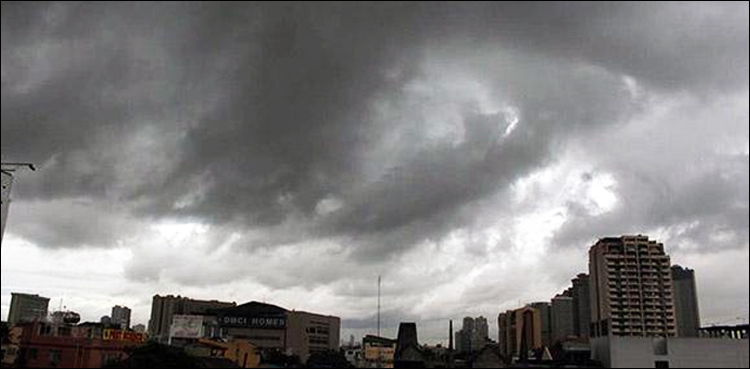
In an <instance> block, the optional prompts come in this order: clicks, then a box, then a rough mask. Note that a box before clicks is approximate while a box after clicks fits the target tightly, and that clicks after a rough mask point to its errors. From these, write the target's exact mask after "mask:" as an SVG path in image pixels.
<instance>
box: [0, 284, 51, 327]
mask: <svg viewBox="0 0 750 369" xmlns="http://www.w3.org/2000/svg"><path fill="white" fill-rule="evenodd" d="M10 295H11V298H10V309H9V311H8V324H11V325H13V324H19V323H23V322H32V321H38V320H45V319H46V318H47V307H48V306H49V298H47V297H42V296H39V295H29V294H26V293H15V292H12V293H11V294H10Z"/></svg>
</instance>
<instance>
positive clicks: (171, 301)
mask: <svg viewBox="0 0 750 369" xmlns="http://www.w3.org/2000/svg"><path fill="white" fill-rule="evenodd" d="M234 306H237V304H236V303H234V302H222V301H216V300H210V301H206V300H193V299H189V298H187V297H181V296H172V295H168V296H159V295H154V298H153V300H152V303H151V319H150V320H149V322H148V333H149V335H150V336H151V337H152V338H155V339H156V340H157V341H158V342H160V343H167V342H168V341H169V332H170V327H171V325H172V319H173V317H174V315H207V314H208V312H209V311H210V310H213V309H221V308H228V307H234Z"/></svg>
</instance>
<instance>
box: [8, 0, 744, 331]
mask: <svg viewBox="0 0 750 369" xmlns="http://www.w3.org/2000/svg"><path fill="white" fill-rule="evenodd" d="M748 13H749V9H748V3H747V2H741V3H731V4H730V3H719V2H710V3H695V2H690V3H669V4H663V3H655V4H651V3H649V4H640V3H639V4H628V3H617V4H608V3H598V2H597V3H557V2H556V3H525V2H524V3H481V4H480V3H467V2H461V3H440V4H429V3H418V4H413V3H381V4H341V3H337V4H308V3H305V4H284V3H267V4H220V3H216V2H211V3H206V4H198V3H190V4H181V3H161V4H159V3H157V4H151V3H136V4H130V3H80V4H79V3H33V4H27V3H9V2H3V3H2V68H1V69H2V161H3V162H7V161H28V162H33V163H35V164H36V166H37V171H35V172H19V173H18V174H17V176H16V181H15V183H14V187H13V193H12V198H13V203H12V205H11V208H10V215H9V218H8V223H7V227H6V233H5V237H4V239H3V246H2V258H1V260H2V317H3V319H6V318H7V313H8V306H9V304H10V293H11V292H25V293H38V294H41V295H43V296H46V297H50V298H51V299H52V300H51V301H50V308H55V309H56V308H58V307H59V306H60V305H61V304H62V305H64V306H66V307H67V308H68V309H71V310H74V311H77V312H79V313H81V315H82V317H83V319H84V320H96V321H98V319H99V318H100V317H101V316H102V315H108V314H109V313H110V309H111V307H112V306H113V305H116V304H119V305H123V304H124V305H127V306H129V307H130V308H132V309H133V319H132V320H133V323H143V324H147V322H148V318H149V316H150V310H151V297H152V296H153V295H154V294H174V295H177V294H180V295H183V296H189V297H193V298H201V299H219V300H226V301H236V302H237V303H244V302H248V301H252V300H258V301H266V302H269V303H274V304H277V305H280V306H282V307H285V308H289V309H292V308H294V309H298V310H307V311H311V312H318V313H324V314H332V315H336V316H339V317H341V318H342V332H341V333H342V334H341V337H342V339H346V340H348V337H349V334H354V335H355V336H357V337H359V336H361V335H363V334H365V333H374V332H375V327H376V321H375V316H376V306H377V300H376V296H377V276H378V275H382V278H383V283H382V307H383V310H382V311H383V313H382V315H383V320H382V325H383V327H384V335H386V336H391V337H395V335H396V330H397V326H398V323H399V322H401V321H416V322H417V324H418V329H419V335H420V341H421V342H423V343H437V342H441V341H442V342H446V341H447V336H448V334H447V327H448V323H447V320H448V319H454V320H455V319H461V318H462V317H464V316H466V315H471V316H478V315H484V316H486V317H488V318H489V324H490V332H491V334H490V335H491V337H492V338H493V339H496V338H497V333H496V332H497V314H498V313H499V312H501V311H504V310H506V309H510V308H515V307H518V306H520V305H523V304H525V303H529V302H533V301H540V300H549V299H550V298H551V297H553V296H554V295H555V294H556V293H559V292H561V291H562V290H563V289H565V288H566V287H567V286H568V285H569V284H570V279H571V278H573V277H574V276H575V275H576V274H577V273H579V272H587V270H588V253H587V252H588V248H589V247H590V246H591V245H592V244H593V243H594V242H595V241H596V240H597V239H598V238H600V237H604V236H619V235H622V234H646V235H648V236H650V237H651V238H654V239H656V240H658V241H661V242H663V243H664V245H665V248H666V250H667V252H668V253H669V254H670V255H671V257H672V262H673V263H676V264H681V265H684V266H687V267H690V268H693V269H695V273H696V278H697V284H698V293H699V300H700V312H701V317H702V322H703V323H704V324H709V323H719V322H720V323H729V324H732V323H739V322H740V321H743V320H744V321H747V319H748V294H749V292H748V290H749V287H748V285H749V283H748V274H749V271H748V259H749V255H748V248H749V242H748V239H749V237H748V228H749V226H748V218H749V214H748V188H749V183H748V182H749V181H748V171H749V170H748V167H749V163H748V136H749V133H748V120H749V118H748V116H749V114H748V110H749V109H748V98H749V94H748V78H749V77H748V54H749V50H748V35H749V33H750V32H749V31H748ZM456 327H457V328H460V323H459V324H457V325H456Z"/></svg>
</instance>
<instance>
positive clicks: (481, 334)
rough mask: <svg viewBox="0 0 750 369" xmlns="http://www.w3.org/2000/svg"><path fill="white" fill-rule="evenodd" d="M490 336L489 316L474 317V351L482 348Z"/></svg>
mask: <svg viewBox="0 0 750 369" xmlns="http://www.w3.org/2000/svg"><path fill="white" fill-rule="evenodd" d="M487 338H489V325H488V324H487V318H485V317H483V316H481V315H480V316H479V317H477V318H475V319H474V332H473V334H472V336H471V349H472V351H477V350H481V349H482V348H483V347H484V345H485V343H486V342H487Z"/></svg>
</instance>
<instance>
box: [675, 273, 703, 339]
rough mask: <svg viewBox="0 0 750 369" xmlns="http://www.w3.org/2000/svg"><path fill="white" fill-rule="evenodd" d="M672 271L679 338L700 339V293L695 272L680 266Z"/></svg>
mask: <svg viewBox="0 0 750 369" xmlns="http://www.w3.org/2000/svg"><path fill="white" fill-rule="evenodd" d="M671 270H672V283H674V310H675V315H676V318H677V336H679V337H698V330H699V329H700V327H701V322H700V312H699V311H698V293H697V290H696V288H695V272H694V271H693V270H692V269H688V268H683V267H681V266H679V265H675V266H672V269H671Z"/></svg>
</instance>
